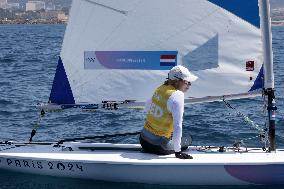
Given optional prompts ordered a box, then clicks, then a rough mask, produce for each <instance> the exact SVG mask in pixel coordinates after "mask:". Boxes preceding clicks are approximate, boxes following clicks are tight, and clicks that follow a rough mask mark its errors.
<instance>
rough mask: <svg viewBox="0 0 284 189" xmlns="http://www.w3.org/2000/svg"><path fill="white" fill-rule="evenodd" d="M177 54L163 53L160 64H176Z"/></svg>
mask: <svg viewBox="0 0 284 189" xmlns="http://www.w3.org/2000/svg"><path fill="white" fill-rule="evenodd" d="M176 58H177V56H176V55H161V56H160V66H176Z"/></svg>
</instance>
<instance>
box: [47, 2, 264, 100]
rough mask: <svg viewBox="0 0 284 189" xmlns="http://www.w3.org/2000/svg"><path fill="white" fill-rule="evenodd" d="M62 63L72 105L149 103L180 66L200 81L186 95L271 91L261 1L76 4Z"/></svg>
mask: <svg viewBox="0 0 284 189" xmlns="http://www.w3.org/2000/svg"><path fill="white" fill-rule="evenodd" d="M236 5H238V6H236ZM164 56H165V57H172V59H171V60H166V62H170V63H169V64H166V65H162V62H163V61H165V60H162V57H164ZM61 59H62V63H63V66H64V67H62V66H61V70H62V69H63V70H64V71H63V72H64V74H65V73H66V76H67V82H68V85H67V88H68V90H67V91H69V92H68V93H69V96H70V97H71V99H72V98H74V100H73V101H72V100H71V101H68V103H70V102H71V103H72V102H74V103H82V102H84V103H100V102H102V101H124V100H136V101H142V102H143V101H145V100H147V99H148V98H150V97H151V95H152V93H153V91H154V89H155V88H156V87H158V86H159V85H161V84H162V83H163V82H164V81H165V79H166V78H167V73H168V70H169V69H170V68H171V67H172V66H174V65H176V64H181V65H184V66H186V67H187V68H188V69H189V70H190V71H191V72H192V73H193V74H194V75H195V76H197V80H196V81H194V82H193V84H192V87H191V88H190V90H189V91H188V93H187V94H186V98H204V97H207V96H211V97H212V96H224V95H225V96H226V95H236V96H238V97H240V98H245V97H248V96H250V93H255V91H257V90H259V89H261V88H263V69H262V65H263V46H262V35H261V30H260V17H259V8H258V0H250V1H241V2H239V1H232V2H231V1H230V2H228V1H227V0H208V1H207V0H155V1H153V0H143V1H141V0H123V1H119V0H73V4H72V8H71V12H70V19H69V22H68V25H67V29H66V33H65V36H64V42H63V46H62V52H61ZM60 61H61V60H60ZM57 75H60V74H57ZM58 77H59V76H58ZM59 78H60V77H59ZM55 80H57V85H59V86H60V84H58V83H60V81H59V80H58V79H56V78H55ZM62 81H64V82H66V79H65V80H64V79H63V80H62ZM55 83H56V82H55ZM62 85H63V84H62ZM69 85H70V87H69ZM64 86H65V85H64ZM65 88H66V87H65ZM58 90H62V89H60V87H59V89H58V87H54V86H53V89H52V94H51V97H50V101H51V102H54V103H59V104H60V103H65V100H64V98H63V99H62V100H59V101H58V100H57V98H58V96H60V95H61V96H64V95H66V94H65V93H66V89H65V92H64V91H63V92H61V93H60V92H58ZM70 92H71V94H70ZM55 93H56V94H55ZM238 94H241V95H238Z"/></svg>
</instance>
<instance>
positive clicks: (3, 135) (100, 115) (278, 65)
mask: <svg viewBox="0 0 284 189" xmlns="http://www.w3.org/2000/svg"><path fill="white" fill-rule="evenodd" d="M272 30H273V52H274V70H275V89H276V103H277V107H278V110H277V114H276V116H277V117H276V118H277V119H276V144H277V147H279V148H280V147H281V148H284V128H283V126H284V95H283V94H284V43H283V41H284V27H273V28H272ZM64 31H65V25H1V26H0V77H1V79H0V128H1V132H0V141H6V140H13V141H27V140H28V139H29V137H30V133H31V130H32V129H33V128H34V127H35V125H36V123H37V121H38V119H39V112H38V110H37V109H36V108H35V105H36V104H37V103H39V102H47V101H48V98H49V94H50V90H51V86H52V81H53V77H54V74H55V69H56V65H57V60H58V56H59V54H60V49H61V45H62V41H63V35H64ZM230 103H231V105H232V106H233V107H236V108H237V111H240V112H242V113H243V114H245V115H247V116H248V117H249V118H250V119H251V120H253V121H254V122H255V123H256V124H258V125H260V126H261V127H264V123H265V121H266V117H267V116H266V113H264V112H263V109H264V101H263V99H262V98H261V97H259V98H255V99H242V100H233V101H231V102H230ZM143 122H144V113H143V111H141V110H123V111H94V112H86V111H85V112H84V111H69V110H68V111H61V112H53V113H46V115H45V116H44V118H43V120H42V121H41V122H40V126H39V128H38V130H37V134H36V135H35V137H34V141H58V140H61V139H64V138H72V137H79V136H80V137H82V136H90V135H93V136H96V135H104V134H115V133H123V132H136V131H139V130H140V129H141V128H142V126H143ZM183 133H184V134H185V135H191V136H192V138H193V145H216V146H232V144H233V143H235V142H236V141H240V140H244V141H245V143H246V144H247V145H248V146H254V147H262V144H260V142H259V140H258V138H255V137H256V136H257V135H258V131H257V130H256V129H254V128H252V127H250V126H249V125H247V124H246V123H245V122H244V120H243V119H242V118H241V117H239V116H237V113H236V111H233V110H231V109H229V108H227V107H226V106H225V104H224V103H222V102H212V103H204V104H195V105H190V106H189V107H186V108H185V114H184V124H183ZM94 142H117V143H118V142H119V143H138V136H131V137H117V138H109V139H104V140H96V141H94ZM169 174H174V173H169ZM2 188H102V189H104V188H232V186H231V187H227V186H226V187H211V186H202V187H200V186H196V187H193V186H191V187H186V186H181V187H178V186H174V187H173V186H160V185H147V184H132V183H111V182H95V181H85V180H78V179H62V178H56V177H47V176H38V175H29V174H16V173H12V172H3V171H2V172H0V189H2ZM233 188H250V187H249V186H248V187H247V186H245V187H243V186H241V187H240V186H235V187H233ZM251 188H252V187H251ZM254 188H255V187H254ZM257 188H268V187H267V186H260V187H257Z"/></svg>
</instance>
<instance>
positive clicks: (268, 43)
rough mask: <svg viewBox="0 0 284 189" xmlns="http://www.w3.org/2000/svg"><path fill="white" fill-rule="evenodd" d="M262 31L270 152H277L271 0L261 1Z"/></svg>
mask: <svg viewBox="0 0 284 189" xmlns="http://www.w3.org/2000/svg"><path fill="white" fill-rule="evenodd" d="M259 5H260V15H261V31H262V41H263V61H264V88H265V95H267V97H268V106H267V112H268V124H269V143H270V146H269V151H275V149H276V147H275V111H276V109H277V108H276V106H275V95H274V73H273V53H272V36H271V20H270V5H269V0H260V1H259Z"/></svg>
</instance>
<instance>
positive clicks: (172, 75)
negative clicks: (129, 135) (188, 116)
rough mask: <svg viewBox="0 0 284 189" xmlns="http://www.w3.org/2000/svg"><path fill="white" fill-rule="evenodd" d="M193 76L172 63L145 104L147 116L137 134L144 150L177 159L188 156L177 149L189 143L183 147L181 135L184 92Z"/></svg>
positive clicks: (184, 142)
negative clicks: (139, 132) (165, 79)
mask: <svg viewBox="0 0 284 189" xmlns="http://www.w3.org/2000/svg"><path fill="white" fill-rule="evenodd" d="M195 79H196V77H195V76H194V75H192V74H191V73H190V72H189V71H188V69H187V68H185V67H183V66H180V65H179V66H175V67H173V68H172V69H171V70H170V72H169V74H168V78H167V81H165V83H164V84H163V85H161V86H160V87H158V88H157V89H156V91H155V92H154V94H153V96H152V98H151V99H150V100H149V101H148V102H147V103H146V108H145V109H146V112H147V116H146V121H145V124H144V128H143V130H142V132H141V134H140V144H141V146H142V148H143V151H144V152H146V153H153V154H158V155H167V154H173V153H175V156H176V157H177V158H180V159H192V156H190V155H189V154H186V153H183V152H181V151H182V149H186V148H187V146H188V145H189V144H187V146H186V147H184V144H186V143H188V141H186V139H184V138H182V120H183V112H184V93H185V92H186V91H187V90H188V89H189V87H190V85H191V82H192V81H194V80H195ZM181 144H182V145H181ZM182 146H183V147H182Z"/></svg>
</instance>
